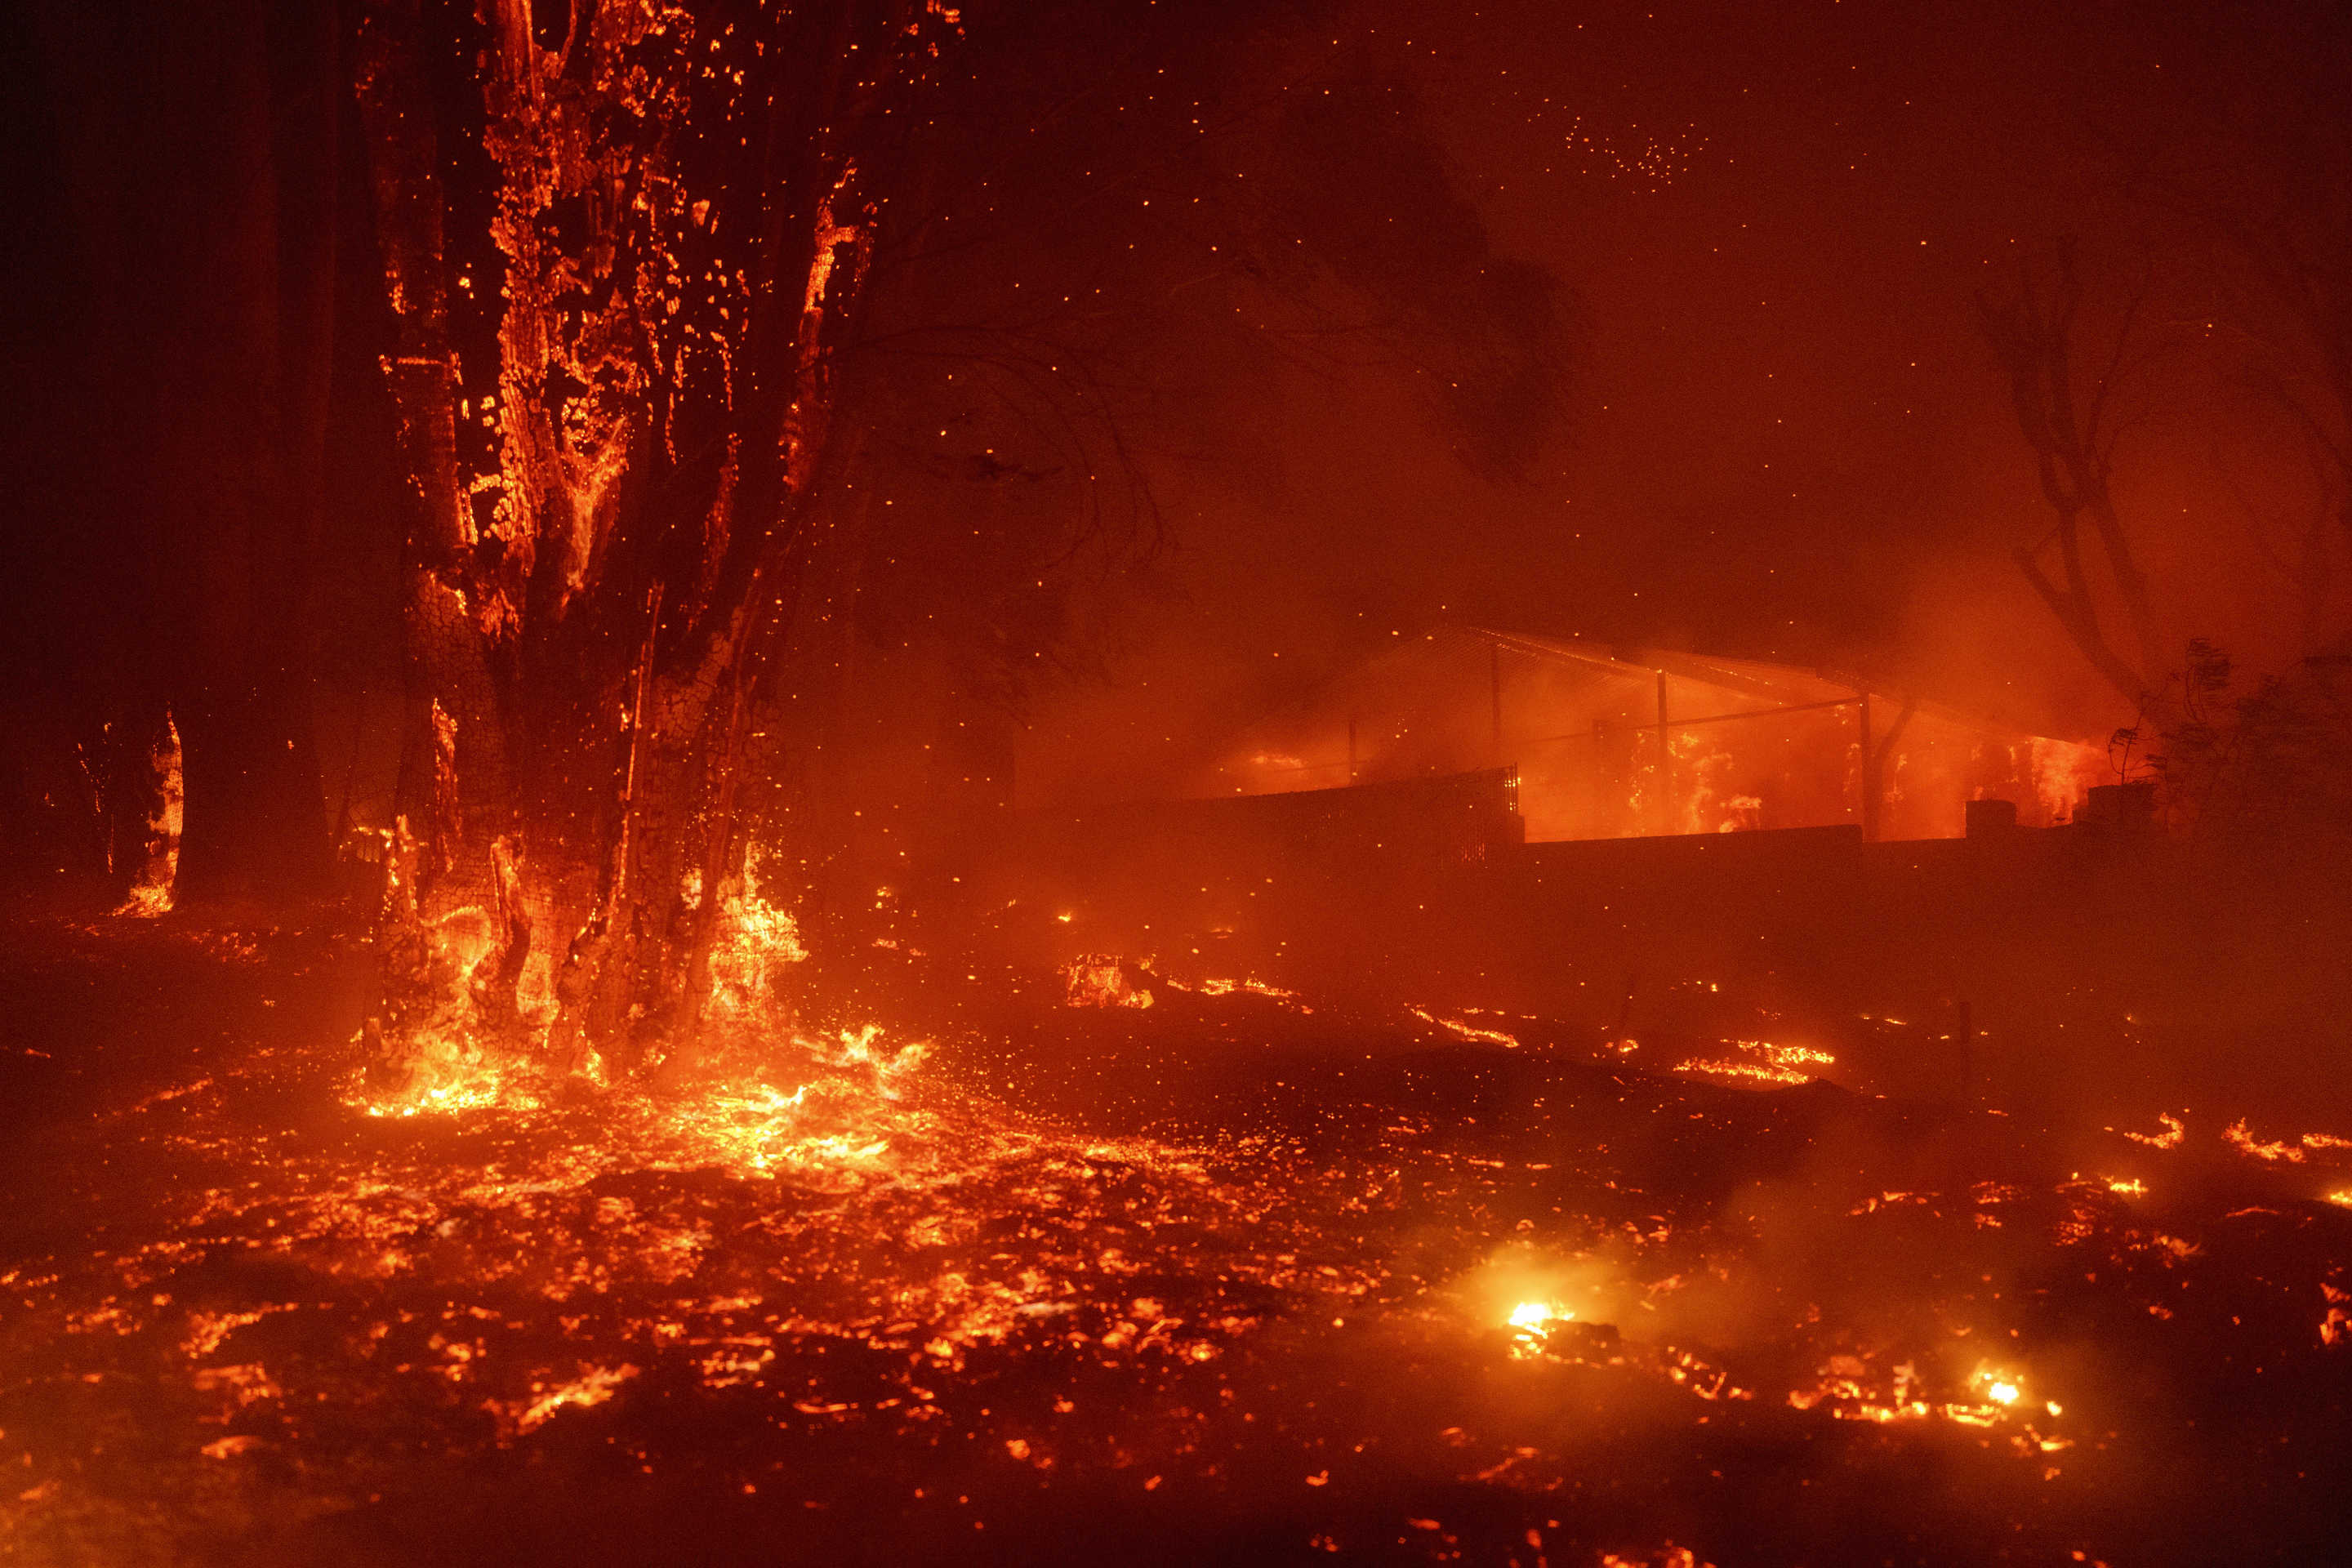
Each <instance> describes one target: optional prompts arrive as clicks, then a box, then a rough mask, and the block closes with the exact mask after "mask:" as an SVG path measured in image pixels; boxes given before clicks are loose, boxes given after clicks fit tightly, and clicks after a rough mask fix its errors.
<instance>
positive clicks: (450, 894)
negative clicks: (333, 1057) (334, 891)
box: [360, 0, 952, 1073]
mask: <svg viewBox="0 0 2352 1568" xmlns="http://www.w3.org/2000/svg"><path fill="white" fill-rule="evenodd" d="M951 26H952V18H951V16H950V15H949V14H945V13H940V12H936V11H932V10H917V9H915V8H912V7H889V6H884V7H871V8H869V7H864V6H857V5H850V4H846V3H840V0H835V3H834V4H829V5H817V6H813V7H806V8H801V9H793V10H784V11H781V12H779V11H776V10H773V9H766V8H761V7H758V6H754V5H708V6H696V7H685V6H676V5H673V6H658V5H656V6H645V7H639V6H629V7H623V6H613V5H602V6H592V5H575V6H573V7H572V9H571V11H570V13H569V21H568V25H567V26H565V28H564V29H563V30H562V37H561V38H560V39H555V38H552V37H551V34H550V31H549V30H546V29H542V28H541V26H539V24H538V21H537V19H536V18H534V16H533V15H532V9H531V6H530V4H529V0H495V3H494V4H492V5H488V7H486V9H485V11H484V12H483V14H482V27H481V31H480V32H479V33H478V34H476V35H472V36H469V37H462V38H461V37H435V36H432V35H431V34H430V33H429V31H428V29H427V27H426V25H425V16H424V13H423V11H422V9H421V7H420V5H419V4H418V0H376V3H375V4H374V5H372V6H371V7H370V9H369V12H368V15H367V16H366V19H365V22H364V25H363V28H362V72H361V81H360V92H361V99H362V106H363V120H364V123H365V126H366V130H367V134H368V139H369V143H370V153H371V159H372V167H373V180H374V185H375V210H376V214H377V219H378V225H379V228H380V231H381V233H382V236H383V256H384V260H385V283H386V287H387V290H388V293H389V296H390V299H391V300H392V303H393V306H394V310H395V312H396V314H397V315H398V317H399V321H400V350H399V353H398V355H397V356H396V358H395V359H394V362H393V363H388V364H387V365H386V366H385V370H386V374H387V378H388V380H389V382H390V384H391V387H392V391H393V395H394V399H395V401H396V402H397V403H398V405H399V422H400V442H401V448H402V453H403V457H404V461H405V463H406V466H407V468H408V471H409V474H410V478H411V480H412V483H413V485H414V486H415V496H414V498H413V500H414V513H413V519H412V525H411V530H410V543H411V551H410V560H409V563H408V568H407V570H408V584H409V585H408V594H407V602H408V630H409V644H410V669H411V678H412V687H413V689H412V706H413V709H414V710H415V712H416V714H417V715H418V717H417V718H416V719H415V721H413V723H412V726H411V731H412V734H411V740H410V743H409V746H408V748H407V750H406V753H405V754H406V756H407V758H408V763H407V765H406V766H404V773H405V774H406V775H407V777H408V778H409V781H410V787H408V788H406V789H405V790H404V800H403V811H404V814H405V815H406V816H407V817H408V818H409V824H408V830H407V833H408V834H409V835H413V837H414V839H415V843H414V846H413V847H412V846H410V845H409V844H408V843H407V841H406V836H405V835H396V836H395V837H396V839H398V840H399V842H397V843H396V845H395V855H394V860H395V868H394V876H393V878H392V879H391V889H392V891H391V896H390V897H389V898H388V900H387V903H386V912H385V927H384V930H385V935H384V940H383V944H382V951H383V954H384V957H385V961H386V980H385V992H384V994H385V997H386V1005H385V1006H384V1007H383V1008H382V1009H380V1010H379V1016H378V1019H377V1031H378V1033H379V1035H380V1036H381V1037H382V1039H383V1054H384V1056H385V1057H386V1058H387V1059H388V1062H389V1065H390V1068H391V1070H393V1071H394V1072H395V1073H396V1072H398V1071H400V1070H404V1068H413V1066H414V1065H415V1062H416V1061H417V1060H419V1059H420V1058H421V1054H422V1053H423V1047H422V1045H421V1044H420V1042H421V1041H422V1040H423V1038H424V1037H425V1036H426V1035H429V1034H434V1033H436V1032H439V1033H444V1034H446V1032H447V1031H448V1030H450V1029H452V1028H462V1029H465V1030H467V1031H469V1032H471V1033H472V1034H473V1035H474V1036H475V1037H477V1040H478V1042H479V1041H488V1040H500V1041H503V1042H504V1043H508V1044H520V1043H521V1042H522V1041H523V1040H525V1039H527V1038H529V1037H531V1036H532V1035H534V1034H536V1032H537V1031H538V1030H539V1029H540V1028H541V1027H544V1028H546V1029H547V1031H548V1035H547V1042H548V1048H549V1049H550V1051H551V1054H552V1055H553V1056H554V1057H555V1058H556V1059H557V1060H558V1061H560V1062H563V1063H567V1064H577V1063H579V1062H581V1061H582V1060H583V1059H584V1058H585V1055H586V1053H587V1052H588V1051H590V1050H592V1049H593V1050H594V1051H596V1052H597V1053H599V1054H601V1055H602V1056H603V1057H604V1058H605V1059H606V1060H607V1061H609V1062H614V1063H616V1064H619V1065H625V1066H628V1067H633V1068H634V1067H637V1066H641V1065H646V1064H649V1063H650V1062H652V1061H654V1060H656V1059H657V1058H662V1057H664V1056H665V1055H671V1054H674V1052H675V1048H676V1047H678V1046H679V1045H680V1044H681V1043H683V1042H688V1041H690V1040H691V1039H692V1038H693V1036H694V1026H695V1021H696V1019H697V1018H698V1016H699V1014H700V1011H701V1008H702V1004H703V1000H704V994H705V993H706V992H707V990H708V988H709V971H710V964H709V929H710V927H711V924H712V922H713V921H715V920H717V919H718V918H719V911H720V910H721V908H722V905H723V902H724V900H723V898H722V896H721V895H722V891H723V884H725V883H726V881H727V880H728V878H729V874H730V869H731V861H732V860H733V859H734V858H738V857H740V842H739V835H738V834H737V831H736V829H735V826H734V823H733V820H732V818H733V787H734V786H733V772H734V770H735V768H736V766H737V764H738V762H739V758H740V749H741V743H742V732H743V727H744V724H745V714H746V712H747V710H748V707H749V704H750V701H751V695H752V693H751V679H752V678H751V669H750V666H751V661H752V660H753V659H755V658H756V657H757V649H758V647H759V645H760V644H761V640H762V635H763V630H764V627H765V626H766V624H767V621H768V619H769V618H770V616H772V614H773V613H774V611H775V608H776V606H777V605H779V604H780V603H782V602H786V601H788V600H789V599H790V597H791V595H793V590H794V585H795V584H796V583H797V582H798V581H799V579H800V577H801V575H802V574H803V572H804V571H805V570H806V569H807V567H808V565H809V563H810V562H809V557H810V556H811V554H812V553H813V552H814V549H815V546H814V543H813V541H814V540H815V539H817V538H820V537H822V535H821V533H820V532H819V531H814V530H812V529H810V528H809V527H808V526H807V525H808V521H809V517H810V515H811V512H812V509H813V508H814V505H815V504H816V502H817V500H818V499H819V498H820V497H821V495H822V494H823V492H824V489H825V486H826V483H827V476H828V474H829V473H830V471H831V466H830V462H829V458H828V451H829V447H830V441H829V436H830V429H829V426H830V416H831V404H832V388H831V367H830V359H831V354H832V352H833V349H834V346H835V343H836V342H838V341H839V339H840V335H841V333H842V331H844V328H845V322H846V321H848V319H849V318H850V317H851V316H852V314H853V313H854V312H855V310H856V308H857V305H858V302H859V300H860V298H861V294H862V284H863V280H864V273H865V262H866V256H867V254H868V250H869V247H870V235H871V232H872V226H873V224H874V222H875V221H876V212H877V201H876V199H875V198H874V196H873V195H872V194H871V192H870V189H869V182H868V180H867V177H866V175H865V174H864V173H863V172H862V167H861V160H862V159H863V158H864V155H865V153H866V143H867V142H869V141H871V140H873V139H874V136H875V132H877V129H878V128H879V127H880V126H882V125H883V124H884V123H885V120H884V117H885V115H886V114H887V112H888V111H889V110H890V109H891V108H892V105H893V103H894V101H895V100H896V99H897V97H898V95H900V94H901V93H903V92H904V91H906V90H908V89H912V88H914V87H916V86H918V85H919V83H920V81H921V79H922V75H923V72H924V69H925V68H926V66H927V62H928V61H929V59H930V58H932V57H933V55H934V54H935V51H936V45H935V41H934V35H935V34H938V33H940V32H942V31H945V30H948V29H950V28H951ZM469 59H478V61H479V67H478V69H475V68H472V67H471V66H469V65H467V63H466V62H467V61H468V60H469ZM452 82H455V83H457V84H458V85H459V86H460V87H461V88H462V89H463V90H462V91H461V92H459V93H457V95H455V97H454V98H453V95H452V93H451V92H450V90H449V88H450V84H451V83H452ZM453 101H455V102H460V103H463V104H465V105H466V106H467V110H466V112H467V113H472V112H475V111H476V108H475V106H476V105H478V113H479V115H480V120H479V121H478V130H471V131H469V130H468V129H467V128H466V127H463V126H454V125H450V124H447V123H446V122H444V121H442V120H440V119H436V115H446V114H447V113H448V107H447V106H448V105H449V104H450V103H451V102H453ZM477 140H478V143H479V146H480V148H481V150H482V152H484V153H487V154H488V170H487V174H485V173H484V171H483V169H482V166H481V165H479V164H469V163H468V159H469V157H470V154H471V149H472V144H473V142H474V141H477ZM866 162H867V163H870V162H871V160H870V159H869V160H866ZM469 167H470V168H471V170H472V174H471V175H470V183H468V178H469V177H468V176H467V173H466V172H467V169H468V168H469ZM465 211H476V212H482V213H486V214H487V217H486V219H485V220H484V221H483V222H481V223H480V224H478V226H476V227H475V228H472V229H461V227H460V226H459V223H458V220H457V218H455V217H453V216H452V215H453V214H456V213H460V212H465ZM490 300H496V301H497V307H498V310H497V319H496V321H495V323H492V322H490V321H488V315H487V311H485V310H482V308H481V307H482V306H484V305H487V303H488V301H490ZM477 318H478V320H477ZM469 322H471V323H472V324H471V325H470V326H469V324H468V323H469ZM428 780H429V781H431V782H430V784H429V785H428V783H427V781H428ZM404 855H406V856H413V858H414V859H415V867H414V870H413V872H408V873H404V872H403V871H402V870H401V868H400V862H401V858H402V857H403V856H404ZM706 890H707V891H706ZM467 910H478V911H479V912H480V918H481V919H482V920H483V921H486V923H487V927H488V937H487V939H486V944H485V945H483V946H482V948H481V951H480V952H478V953H476V954H474V955H472V956H471V957H469V958H467V959H466V961H465V962H464V963H454V962H453V961H452V959H451V957H450V954H451V952H452V951H453V946H454V944H455V943H456V942H457V938H456V935H455V932H456V930H457V924H460V923H462V924H465V925H467V929H469V930H470V929H473V923H474V921H475V920H476V917H475V916H473V915H468V914H463V911H467ZM532 976H537V977H538V981H539V984H536V985H533V984H531V980H530V977H532ZM453 987H459V988H462V989H463V990H464V992H465V1000H464V1005H463V1006H462V1008H461V1009H460V1011H461V1013H462V1016H451V1015H450V1014H449V1013H448V1011H447V1010H446V1008H443V1007H438V1006H428V1005H425V1002H424V1000H423V998H425V997H426V996H429V995H434V994H445V993H447V992H448V991H450V990H451V989H452V988H453ZM519 988H520V989H521V990H522V991H526V992H532V993H534V994H526V995H520V996H519V994H518V992H519ZM403 998H406V1000H403ZM534 1004H537V1006H536V1007H534Z"/></svg>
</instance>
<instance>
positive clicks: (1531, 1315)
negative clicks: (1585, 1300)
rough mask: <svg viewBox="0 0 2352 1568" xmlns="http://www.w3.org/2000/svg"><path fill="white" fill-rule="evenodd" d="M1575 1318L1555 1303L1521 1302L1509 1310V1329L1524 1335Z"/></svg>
mask: <svg viewBox="0 0 2352 1568" xmlns="http://www.w3.org/2000/svg"><path fill="white" fill-rule="evenodd" d="M1575 1316H1576V1314H1575V1313H1574V1312H1571V1311H1570V1310H1568V1309H1567V1308H1565V1307H1563V1306H1561V1305H1560V1304H1559V1302H1557V1301H1522V1302H1520V1303H1519V1304H1518V1305H1517V1306H1516V1307H1514V1308H1512V1309H1511V1327H1513V1328H1515V1329H1517V1330H1518V1331H1521V1332H1522V1333H1526V1332H1530V1331H1535V1330H1538V1329H1547V1328H1549V1327H1550V1326H1551V1325H1552V1324H1554V1323H1564V1322H1566V1321H1569V1320H1570V1319H1571V1318H1573V1317H1575Z"/></svg>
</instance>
